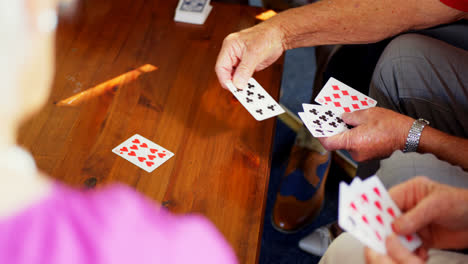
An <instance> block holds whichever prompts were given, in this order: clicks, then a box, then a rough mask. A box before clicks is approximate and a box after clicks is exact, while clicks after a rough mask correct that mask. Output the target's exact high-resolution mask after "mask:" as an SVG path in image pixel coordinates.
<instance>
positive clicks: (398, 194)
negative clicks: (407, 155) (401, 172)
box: [365, 177, 468, 263]
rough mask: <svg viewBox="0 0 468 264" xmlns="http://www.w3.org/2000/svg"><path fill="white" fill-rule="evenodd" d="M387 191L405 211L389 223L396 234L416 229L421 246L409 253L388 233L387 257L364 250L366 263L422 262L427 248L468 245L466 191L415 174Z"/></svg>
mask: <svg viewBox="0 0 468 264" xmlns="http://www.w3.org/2000/svg"><path fill="white" fill-rule="evenodd" d="M389 193H390V196H391V197H392V199H393V200H394V201H395V203H396V205H397V206H398V207H399V208H401V210H402V211H403V212H404V213H403V214H402V215H401V216H400V217H398V218H397V219H396V220H395V221H394V222H393V224H392V226H393V229H394V231H395V233H396V234H399V235H408V234H412V233H414V232H417V233H418V234H419V236H420V237H421V239H422V241H423V245H422V247H421V248H419V249H418V250H417V251H416V252H415V253H411V252H409V251H408V250H407V249H406V248H405V247H403V246H402V245H401V244H400V242H399V241H398V239H397V238H396V237H395V236H390V237H388V239H387V241H386V247H387V252H388V256H384V255H380V254H378V253H376V252H375V251H373V250H371V249H366V251H365V255H366V260H367V263H424V260H425V259H427V251H426V250H427V249H429V248H439V249H460V248H467V247H468V190H466V189H460V188H455V187H451V186H448V185H444V184H440V183H437V182H434V181H431V180H429V179H427V178H425V177H416V178H414V179H412V180H409V181H407V182H404V183H402V184H399V185H397V186H395V187H393V188H392V189H390V191H389Z"/></svg>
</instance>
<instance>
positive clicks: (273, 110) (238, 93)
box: [226, 78, 284, 121]
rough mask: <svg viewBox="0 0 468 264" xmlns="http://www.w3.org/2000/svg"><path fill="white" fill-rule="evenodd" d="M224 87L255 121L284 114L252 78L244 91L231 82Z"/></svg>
mask: <svg viewBox="0 0 468 264" xmlns="http://www.w3.org/2000/svg"><path fill="white" fill-rule="evenodd" d="M226 86H227V87H228V88H229V90H230V91H231V92H232V94H234V96H235V97H236V98H237V100H239V102H240V103H241V104H242V105H243V106H244V107H245V109H247V111H249V113H250V114H251V115H252V116H253V117H254V118H255V119H256V120H257V121H262V120H265V119H268V118H270V117H274V116H277V115H280V114H282V113H284V109H283V108H282V107H281V106H280V105H279V104H278V103H277V102H276V101H275V99H273V97H271V96H270V95H269V94H268V93H267V92H266V91H265V89H263V87H262V86H261V85H260V84H259V83H258V82H257V81H256V80H255V79H254V78H250V79H249V82H248V83H247V87H246V88H245V89H239V88H236V87H235V86H234V84H233V83H232V82H227V83H226Z"/></svg>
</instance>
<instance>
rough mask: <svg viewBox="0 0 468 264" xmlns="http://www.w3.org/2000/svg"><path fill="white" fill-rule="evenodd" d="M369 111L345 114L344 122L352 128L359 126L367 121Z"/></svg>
mask: <svg viewBox="0 0 468 264" xmlns="http://www.w3.org/2000/svg"><path fill="white" fill-rule="evenodd" d="M367 111H368V109H364V110H358V111H354V112H351V113H343V115H342V116H341V118H342V119H343V121H344V122H345V123H346V124H348V125H351V126H358V125H360V124H363V123H365V122H366V121H367Z"/></svg>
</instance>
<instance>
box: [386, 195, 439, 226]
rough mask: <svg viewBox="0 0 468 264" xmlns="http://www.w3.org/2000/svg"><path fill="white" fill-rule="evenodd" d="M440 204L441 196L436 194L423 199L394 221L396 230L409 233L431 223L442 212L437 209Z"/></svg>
mask: <svg viewBox="0 0 468 264" xmlns="http://www.w3.org/2000/svg"><path fill="white" fill-rule="evenodd" d="M438 204H440V198H438V197H435V196H428V197H426V198H424V199H422V200H421V201H420V202H419V203H418V204H417V205H416V206H415V207H413V208H412V209H410V210H409V211H408V212H406V213H405V214H403V215H401V216H400V217H398V218H397V219H396V220H395V221H394V222H393V226H394V228H395V232H397V233H398V234H402V235H408V234H411V233H414V232H417V231H418V230H420V229H421V228H423V227H425V226H427V225H429V223H431V222H433V220H434V219H435V218H436V217H437V216H438V214H440V210H437V209H435V208H437V205H438Z"/></svg>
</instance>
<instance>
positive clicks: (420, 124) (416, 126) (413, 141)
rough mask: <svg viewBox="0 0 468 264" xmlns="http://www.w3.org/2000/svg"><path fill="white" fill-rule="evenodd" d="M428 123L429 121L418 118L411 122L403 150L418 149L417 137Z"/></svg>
mask: <svg viewBox="0 0 468 264" xmlns="http://www.w3.org/2000/svg"><path fill="white" fill-rule="evenodd" d="M427 125H429V121H427V120H425V119H422V118H419V119H418V120H415V121H414V122H413V125H412V126H411V128H410V130H409V133H408V137H407V138H406V144H405V148H404V149H403V152H415V151H417V150H418V146H419V139H420V138H421V134H422V131H423V129H424V127H425V126H427Z"/></svg>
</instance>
